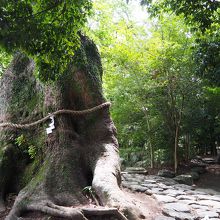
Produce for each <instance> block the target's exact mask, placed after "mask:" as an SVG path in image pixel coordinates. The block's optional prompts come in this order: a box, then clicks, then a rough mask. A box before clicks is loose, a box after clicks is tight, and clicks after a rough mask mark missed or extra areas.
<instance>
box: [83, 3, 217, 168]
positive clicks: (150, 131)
mask: <svg viewBox="0 0 220 220" xmlns="http://www.w3.org/2000/svg"><path fill="white" fill-rule="evenodd" d="M116 5H118V7H119V8H120V9H119V8H118V7H116ZM119 5H120V6H119ZM119 11H120V13H119ZM131 12H132V10H131V8H130V6H129V5H127V4H124V2H123V1H120V0H114V1H111V2H106V1H99V0H97V1H95V2H94V12H93V18H92V19H91V20H90V23H89V24H90V29H87V30H86V31H87V33H88V34H89V35H90V36H91V37H92V38H93V39H94V40H95V42H96V43H97V44H98V46H99V48H100V52H101V56H102V60H103V68H104V73H105V74H104V78H103V80H104V92H105V94H106V96H107V98H108V99H109V100H111V102H112V103H113V105H112V110H111V113H112V117H113V119H114V122H115V124H116V127H117V129H118V140H119V143H120V145H121V147H122V148H121V151H120V154H121V156H122V157H123V158H124V159H125V160H127V164H129V163H131V164H132V165H133V164H134V163H135V162H137V161H139V160H145V161H147V164H149V163H150V159H152V158H151V155H150V151H151V150H152V151H153V156H154V159H155V162H156V163H157V164H163V163H167V162H170V161H171V160H172V158H173V152H174V142H175V138H176V137H175V135H176V129H177V128H178V129H179V134H178V137H177V142H178V154H179V155H178V157H179V158H180V159H181V160H185V159H187V158H188V156H190V155H193V152H194V151H195V149H199V148H201V149H202V143H201V142H203V141H202V138H201V135H200V134H203V136H204V133H203V132H205V129H204V127H203V126H202V123H203V120H204V111H206V110H207V107H208V106H206V105H204V101H205V96H204V95H205V93H204V83H205V80H203V79H202V78H201V77H202V74H199V75H198V72H199V71H198V70H199V68H200V67H199V65H198V62H195V61H196V59H195V57H196V56H195V54H196V53H197V51H198V48H199V45H200V44H199V43H198V33H195V32H192V31H191V26H188V25H186V24H185V22H184V17H183V16H175V15H169V14H167V13H161V14H160V17H159V18H158V19H157V20H155V19H154V20H148V21H147V28H146V26H145V28H143V27H144V26H143V25H145V24H146V23H144V21H143V23H142V26H139V25H138V24H137V23H136V22H135V21H134V20H133V19H132V17H131ZM206 33H207V37H206V38H205V39H209V40H211V37H210V36H211V35H209V36H208V29H207V32H206ZM212 33H214V29H213V31H212ZM212 36H213V35H212ZM200 39H202V38H201V37H200ZM216 52H217V49H216ZM201 53H202V56H204V57H205V58H207V57H206V51H205V48H204V51H202V52H201ZM210 54H211V53H210ZM202 56H200V58H202ZM210 59H211V56H210ZM217 62H218V60H217V61H216V63H217ZM216 101H217V99H216ZM213 104H214V100H213ZM213 116H214V114H212V117H213ZM186 137H190V138H189V141H186V139H187V138H186ZM213 139H215V140H216V136H215V137H214V138H213ZM187 140H188V139H187ZM203 143H204V142H203ZM206 143H208V141H207V142H206ZM209 143H210V140H209ZM195 146H196V148H195Z"/></svg>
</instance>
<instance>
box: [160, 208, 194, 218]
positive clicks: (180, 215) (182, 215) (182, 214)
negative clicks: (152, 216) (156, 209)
mask: <svg viewBox="0 0 220 220" xmlns="http://www.w3.org/2000/svg"><path fill="white" fill-rule="evenodd" d="M162 212H163V214H164V215H167V216H169V217H173V218H175V219H176V220H194V219H196V216H194V215H192V214H191V213H185V212H177V211H174V210H170V209H164V210H163V211H162Z"/></svg>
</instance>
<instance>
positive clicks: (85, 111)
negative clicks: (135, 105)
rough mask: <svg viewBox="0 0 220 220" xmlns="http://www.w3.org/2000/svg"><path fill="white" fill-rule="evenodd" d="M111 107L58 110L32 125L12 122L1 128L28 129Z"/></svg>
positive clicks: (100, 106)
mask: <svg viewBox="0 0 220 220" xmlns="http://www.w3.org/2000/svg"><path fill="white" fill-rule="evenodd" d="M110 105H111V103H110V102H105V103H102V104H100V105H97V106H95V107H93V108H89V109H85V110H79V111H75V110H68V109H61V110H57V111H55V112H53V113H50V114H49V115H47V116H45V117H44V118H42V119H39V120H37V121H35V122H32V123H28V124H15V123H11V122H3V123H0V127H10V128H16V129H27V128H30V127H34V126H36V125H38V124H41V123H43V122H45V121H46V120H48V119H49V118H50V117H51V116H56V115H61V114H72V115H75V116H80V115H86V114H89V113H92V112H95V111H97V110H100V109H102V108H105V107H109V106H110Z"/></svg>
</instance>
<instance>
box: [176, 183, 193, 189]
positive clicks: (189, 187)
mask: <svg viewBox="0 0 220 220" xmlns="http://www.w3.org/2000/svg"><path fill="white" fill-rule="evenodd" d="M174 188H175V189H184V190H195V188H194V187H192V186H188V185H185V184H175V186H174Z"/></svg>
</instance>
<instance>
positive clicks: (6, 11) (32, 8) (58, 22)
mask: <svg viewBox="0 0 220 220" xmlns="http://www.w3.org/2000/svg"><path fill="white" fill-rule="evenodd" d="M91 7H92V3H91V0H78V1H71V0H48V1H45V0H19V1H14V0H1V1H0V46H2V47H4V48H6V49H7V50H8V51H9V52H13V51H14V50H22V51H25V52H26V53H28V54H29V55H32V56H34V57H35V59H36V61H37V64H38V67H39V70H40V71H39V72H40V74H41V75H40V78H41V79H43V80H48V79H52V80H54V79H56V78H57V76H58V75H59V73H61V72H63V71H64V69H65V68H66V66H67V64H68V63H69V61H70V59H71V57H72V56H73V55H74V51H75V50H76V48H77V47H78V46H79V43H80V42H79V31H80V29H81V28H82V26H83V25H84V24H85V22H86V17H87V16H88V14H89V13H90V9H91Z"/></svg>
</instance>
